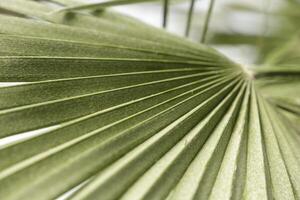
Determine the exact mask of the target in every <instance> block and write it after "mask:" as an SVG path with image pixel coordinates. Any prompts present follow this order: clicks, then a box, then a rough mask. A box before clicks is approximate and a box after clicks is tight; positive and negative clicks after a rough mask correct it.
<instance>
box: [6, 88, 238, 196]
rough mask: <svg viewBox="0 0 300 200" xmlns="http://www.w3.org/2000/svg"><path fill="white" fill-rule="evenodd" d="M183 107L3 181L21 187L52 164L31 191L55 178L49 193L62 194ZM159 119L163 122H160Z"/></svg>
mask: <svg viewBox="0 0 300 200" xmlns="http://www.w3.org/2000/svg"><path fill="white" fill-rule="evenodd" d="M234 85H235V84H234V83H231V84H229V85H228V86H226V87H225V88H224V89H222V90H220V91H219V92H218V93H217V94H215V95H213V96H212V97H211V98H209V99H212V98H213V99H214V97H217V99H214V101H215V102H214V104H215V103H217V102H218V101H219V100H220V98H222V96H223V95H225V94H226V93H227V92H228V90H230V88H232V87H233V86H234ZM194 100H196V99H194ZM207 101H208V100H207ZM194 103H196V102H194ZM194 103H193V104H194ZM211 103H212V102H211ZM193 104H191V105H190V106H192V105H193ZM181 105H182V106H183V104H182V103H181ZM187 105H189V104H187V102H186V103H185V104H184V107H182V108H184V110H178V109H177V110H174V108H172V107H171V108H169V109H168V110H169V111H172V112H166V111H164V112H163V113H164V115H162V113H160V114H158V115H155V116H153V117H151V118H150V119H147V121H144V122H142V123H139V124H137V125H135V126H134V127H131V128H129V129H126V130H125V132H121V133H119V134H118V136H115V137H113V138H111V139H109V140H107V141H106V142H104V143H98V142H97V140H95V138H93V140H92V141H91V140H90V142H93V143H94V144H97V145H96V146H92V147H91V146H90V145H88V146H89V147H88V149H87V151H85V152H83V151H82V149H81V148H82V147H84V146H85V145H87V143H86V142H85V143H81V144H77V145H75V146H73V148H71V149H69V150H68V151H64V152H61V153H60V154H57V155H56V156H52V158H51V157H50V158H48V159H47V160H44V161H41V162H40V163H39V165H35V167H31V168H29V169H27V170H25V171H24V170H23V171H22V173H21V174H23V175H22V176H18V174H19V173H15V174H14V175H13V176H12V177H11V178H9V179H6V181H9V182H10V181H13V180H14V179H15V178H18V180H19V181H18V184H22V183H24V182H23V181H25V179H24V178H25V176H24V175H25V174H28V173H29V174H30V171H31V170H34V171H35V176H37V177H38V174H39V173H42V171H43V169H45V168H43V167H42V166H43V165H44V164H46V163H48V164H50V165H51V163H52V164H55V166H56V168H55V169H54V168H47V174H48V175H49V176H46V177H45V176H44V177H41V176H40V178H42V179H35V183H33V182H32V184H31V186H35V190H36V189H37V187H47V185H48V184H50V183H51V182H52V181H54V180H57V178H58V177H59V178H60V179H64V183H63V184H62V183H61V182H56V184H55V185H52V187H56V188H57V189H59V190H53V191H56V192H59V191H61V192H62V190H65V189H66V187H70V186H68V185H70V184H72V185H73V184H75V182H74V181H76V182H77V181H78V180H79V179H82V178H83V176H86V175H85V174H86V173H90V172H88V171H90V170H92V169H93V168H94V167H97V168H99V167H100V166H104V165H106V164H108V163H107V162H111V160H112V159H116V158H118V157H120V156H121V155H120V154H124V153H125V152H127V151H128V150H129V149H132V148H133V147H134V146H136V145H138V144H139V143H141V142H142V141H144V140H145V139H147V138H149V137H150V136H151V135H153V134H155V133H156V131H157V130H159V129H160V127H161V126H163V124H165V125H167V124H168V123H170V122H171V121H172V120H173V118H172V117H171V116H172V114H174V113H173V112H175V111H176V113H177V115H181V114H180V113H182V112H184V113H185V110H186V109H187V108H186V106H187ZM182 108H181V109H182ZM206 112H208V111H206ZM166 114H167V115H168V117H167V116H166ZM182 114H183V113H182ZM202 114H205V113H202ZM158 116H161V117H159V118H157V117H158ZM162 119H163V121H162ZM153 120H154V121H153ZM153 123H154V124H153ZM157 123H158V124H157ZM162 123H163V124H162ZM131 124H132V123H131ZM154 125H155V126H154ZM146 126H150V127H152V129H145V128H146ZM114 128H116V127H114ZM140 129H143V130H147V132H148V133H147V132H144V133H143V134H142V135H140V134H138V135H136V134H137V133H138V132H139V131H138V130H140ZM128 131H129V132H128ZM136 131H138V132H136ZM149 131H150V132H149ZM134 133H135V134H134ZM139 133H141V132H139ZM145 134H146V135H145ZM149 134H151V135H149ZM130 138H131V139H130ZM111 145H113V146H115V145H116V146H115V147H114V148H112V147H113V146H111ZM107 148H108V149H110V150H109V151H107V150H108V149H107ZM80 149H81V150H80ZM77 151H80V152H82V153H80V154H79V155H78V154H77V153H76V152H77ZM100 152H101V153H100ZM108 152H109V155H108V154H107V153H108ZM69 153H72V154H74V155H75V154H76V155H77V156H75V157H74V156H71V155H70V154H69ZM99 153H100V154H99ZM102 153H104V154H103V155H102ZM115 153H117V154H115ZM64 155H68V161H67V160H66V157H64ZM111 155H112V156H111ZM78 156H79V157H80V159H79V157H78ZM95 156H96V157H97V158H101V160H97V159H94V157H95ZM63 158H64V159H63ZM53 159H54V160H56V161H55V162H54V163H53V161H54V160H53ZM57 159H60V161H59V162H60V163H61V164H62V165H58V162H57V161H58V160H57ZM61 159H63V160H61ZM86 159H88V162H89V164H88V165H82V163H85V160H86ZM107 159H108V160H107ZM67 163H68V164H67ZM71 163H73V164H71ZM48 164H47V166H48V167H49V166H50V165H48ZM66 164H67V165H66ZM99 164H100V166H99ZM40 165H41V166H40ZM78 165H80V166H81V170H80V172H81V174H74V176H71V177H70V176H66V174H62V171H61V170H62V169H63V168H64V167H68V168H69V167H70V169H69V170H71V171H72V170H75V169H76V168H77V166H78ZM38 166H40V167H38ZM62 167H63V168H62ZM50 169H51V173H50V171H49V170H50ZM28 170H29V171H28ZM41 170H42V171H41ZM64 170H66V169H65V168H64ZM87 170H88V171H87ZM37 177H36V178H37ZM81 177H82V178H81ZM27 178H29V177H27ZM27 178H26V182H28V179H27ZM31 178H33V177H31ZM48 178H49V180H47V181H46V179H48ZM3 181H4V180H3ZM3 181H2V184H4V183H3ZM32 181H33V180H32ZM44 181H46V182H44ZM44 184H45V185H44ZM20 186H21V185H19V186H18V187H19V192H22V191H23V192H26V191H28V192H30V191H31V189H30V188H26V187H27V186H28V185H27V184H26V186H25V185H23V186H25V188H23V186H22V188H23V189H24V190H23V189H22V188H20ZM63 188H65V189H63ZM28 189H29V190H28ZM0 190H1V189H0ZM9 191H10V188H6V190H5V191H1V193H2V194H3V192H5V193H7V192H9ZM23 192H22V193H18V194H15V195H20V194H25V193H23ZM56 192H55V193H47V195H49V197H51V196H52V195H57V194H56ZM9 194H11V193H9ZM34 195H38V194H37V193H35V194H34ZM22 197H23V198H25V199H26V198H27V197H28V196H23V195H22ZM32 197H33V196H31V198H32ZM33 198H34V197H33Z"/></svg>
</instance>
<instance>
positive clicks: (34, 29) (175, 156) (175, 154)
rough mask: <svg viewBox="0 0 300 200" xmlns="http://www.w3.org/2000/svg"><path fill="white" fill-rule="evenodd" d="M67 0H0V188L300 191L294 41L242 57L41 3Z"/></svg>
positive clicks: (275, 194) (242, 194) (28, 191)
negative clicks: (258, 58) (252, 58)
mask: <svg viewBox="0 0 300 200" xmlns="http://www.w3.org/2000/svg"><path fill="white" fill-rule="evenodd" d="M57 3H59V4H57ZM115 3H117V1H116V2H115ZM132 3H133V2H132ZM79 4H81V3H80V2H77V1H73V0H55V1H51V2H47V4H45V3H42V2H40V1H30V0H28V1H23V0H1V1H0V7H1V8H4V9H6V10H8V11H9V13H10V12H13V13H17V15H15V16H8V15H6V14H1V15H0V25H1V30H0V33H1V34H0V44H1V49H0V82H1V83H2V84H8V83H9V82H14V84H15V85H12V86H8V85H6V86H1V87H0V197H1V199H2V198H3V199H5V200H19V199H22V200H35V199H36V200H40V199H45V200H47V199H49V200H50V199H56V198H59V197H62V196H63V195H65V194H66V193H67V194H68V195H67V197H66V198H68V199H78V200H79V199H80V200H82V199H84V200H89V199H91V200H94V199H104V200H113V199H122V200H139V199H146V200H150V199H153V200H160V199H174V200H181V199H185V200H194V199H213V200H214V199H215V200H219V199H227V200H230V199H243V198H245V199H271V198H274V199H283V200H285V199H299V198H300V174H299V172H300V167H299V166H300V165H299V163H300V157H299V155H300V148H299V142H300V138H299V130H300V127H299V119H300V118H299V112H300V111H299V99H300V96H299V92H298V89H299V65H298V62H293V63H292V64H291V63H290V62H286V61H287V60H290V57H288V55H291V52H293V56H292V57H294V55H298V54H297V52H298V51H296V50H293V49H294V48H293V47H294V46H293V45H290V46H289V45H287V47H286V48H284V51H281V52H279V53H274V57H273V56H271V57H273V58H274V59H271V60H273V61H274V62H270V64H269V65H265V66H259V67H258V66H257V67H254V68H253V69H247V70H245V69H244V68H243V66H241V65H238V64H236V63H234V62H233V61H231V60H230V59H228V58H227V57H225V56H223V55H222V54H220V53H219V52H218V51H216V50H214V49H212V48H210V47H207V46H204V45H201V44H196V43H193V42H191V41H188V40H186V39H183V38H180V37H178V36H174V35H172V34H170V33H166V32H165V31H163V30H160V29H156V28H152V27H150V26H148V25H145V24H143V23H141V22H139V21H136V20H134V19H132V18H129V17H126V16H124V15H121V14H118V13H115V12H111V11H109V10H106V11H103V12H98V13H97V12H96V13H90V12H72V13H69V14H66V13H63V12H58V13H54V12H53V11H55V10H56V8H57V7H59V6H60V7H63V8H66V9H70V6H71V8H72V6H76V5H79ZM25 16H26V17H25ZM275 58H276V59H275ZM285 58H287V59H285ZM275 60H276V62H275ZM249 70H251V71H250V72H249Z"/></svg>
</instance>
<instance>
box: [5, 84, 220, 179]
mask: <svg viewBox="0 0 300 200" xmlns="http://www.w3.org/2000/svg"><path fill="white" fill-rule="evenodd" d="M223 82H224V81H223ZM221 83H222V81H221ZM221 83H219V85H220V84H221ZM210 85H212V84H210ZM213 87H215V86H213ZM213 87H212V86H210V88H213ZM200 88H202V90H203V89H204V90H203V91H201V90H200ZM208 89H209V88H207V89H205V87H203V86H202V87H201V86H200V87H199V88H195V89H193V90H191V91H187V92H185V93H182V94H180V95H177V96H175V97H173V98H169V99H167V100H164V101H163V102H161V103H159V104H156V105H152V106H151V107H149V108H147V107H146V109H144V110H140V111H137V112H136V113H133V114H132V115H128V116H127V117H126V118H124V119H122V118H121V119H119V120H117V121H113V122H111V123H108V124H107V125H105V126H103V127H100V128H98V129H96V130H91V131H90V132H87V133H85V134H83V135H81V134H80V135H78V136H76V135H75V137H74V136H72V137H73V138H72V137H71V138H69V136H70V133H68V132H66V133H65V134H67V135H66V136H68V137H67V138H65V139H64V140H63V141H60V142H59V143H58V144H55V143H54V144H53V142H55V141H59V140H58V139H59V138H57V139H55V140H53V139H54V138H55V135H53V133H51V132H49V134H47V135H46V134H44V135H41V136H40V137H39V138H41V139H42V140H38V139H39V138H33V140H32V143H30V142H31V141H28V142H27V143H28V144H26V143H21V144H19V145H16V146H15V147H16V148H14V147H12V148H9V149H7V150H3V151H1V152H0V154H1V157H2V164H1V165H2V166H1V168H3V165H4V166H5V165H6V166H9V165H10V164H9V163H11V162H12V161H13V160H14V159H20V158H18V157H19V156H20V155H22V154H24V153H27V154H28V153H29V152H31V154H32V150H30V151H29V148H27V147H31V148H32V147H35V148H36V150H35V151H34V152H35V153H38V152H39V151H41V147H42V148H45V147H47V148H50V147H51V148H53V145H56V146H57V145H61V147H59V146H58V147H55V148H56V150H51V151H50V150H49V153H50V154H48V153H47V152H45V153H44V156H43V157H45V156H49V155H51V154H53V152H57V151H60V150H61V149H63V148H66V147H68V146H71V145H74V144H76V143H78V142H80V141H82V140H85V139H87V138H89V137H92V136H94V135H96V134H99V133H100V132H101V131H105V130H109V129H111V128H113V127H114V126H117V125H118V124H122V123H123V122H126V121H128V120H130V119H134V118H135V117H138V116H139V115H142V114H144V113H147V112H149V111H151V110H153V109H155V108H159V107H161V106H163V105H165V104H166V106H165V107H163V109H162V110H158V111H157V112H154V113H153V114H151V115H150V116H147V115H146V116H145V117H152V118H153V116H156V115H158V116H159V115H160V113H165V112H166V111H168V110H172V108H175V107H176V106H178V105H182V106H183V103H184V102H187V100H189V99H193V98H194V97H197V96H199V95H200V94H204V93H205V91H208ZM197 90H199V91H198V92H196V93H195V91H197ZM194 93H195V94H194ZM187 94H191V95H190V96H187V97H185V96H186V95H187ZM150 98H151V97H150ZM176 99H178V100H179V101H175V102H174V103H173V104H170V105H168V104H167V103H170V102H172V101H174V100H176ZM140 100H142V101H143V100H145V99H140ZM131 103H134V102H129V103H127V104H125V105H120V106H116V107H113V108H110V109H107V110H103V111H99V112H96V113H93V114H92V115H88V116H85V117H82V118H80V119H77V120H74V121H71V122H69V123H66V124H65V125H61V126H60V127H59V128H58V129H56V130H54V131H59V130H63V128H68V126H70V125H73V124H74V125H76V123H78V122H81V121H83V122H84V121H85V120H88V119H91V118H92V117H96V116H98V115H101V114H104V113H106V112H108V114H109V112H110V111H113V110H115V109H119V108H122V107H123V106H127V105H128V104H129V105H130V104H131ZM75 130H78V129H77V128H76V127H75ZM70 131H72V129H71V130H70ZM52 132H53V131H52ZM73 132H74V131H73ZM62 134H63V133H60V134H57V137H58V136H60V138H62ZM45 136H48V137H49V138H50V139H51V140H52V141H53V142H50V141H49V140H48V139H47V137H46V138H44V137H45ZM68 140H70V141H68ZM64 142H65V144H64ZM23 144H24V148H25V149H27V151H22V150H21V152H22V154H18V155H15V156H14V159H8V157H5V155H8V154H10V151H11V152H15V151H19V150H18V149H22V148H20V146H22V145H23ZM39 144H41V145H39ZM49 145H51V146H49ZM10 149H11V150H10ZM51 152H52V153H51ZM28 156H30V155H27V157H28ZM31 156H32V155H31ZM23 157H24V156H23ZM38 157H40V156H38ZM21 159H23V158H21ZM32 159H33V160H35V158H32ZM13 162H15V161H13ZM4 174H5V173H4Z"/></svg>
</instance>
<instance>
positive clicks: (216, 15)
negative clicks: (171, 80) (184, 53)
mask: <svg viewBox="0 0 300 200" xmlns="http://www.w3.org/2000/svg"><path fill="white" fill-rule="evenodd" d="M90 1H91V2H101V0H90ZM169 2H170V6H169V9H168V10H169V11H168V18H167V27H166V29H167V30H168V31H170V32H172V33H174V34H177V35H180V36H183V37H184V36H185V31H186V26H187V18H188V10H189V7H190V4H191V0H169ZM209 3H210V0H195V7H194V12H193V15H192V22H191V28H190V33H189V36H188V38H189V39H190V40H193V41H195V42H200V38H201V34H202V30H203V25H204V21H205V16H206V13H207V10H208V7H209ZM162 4H163V3H162V2H161V1H157V2H147V3H139V4H132V5H126V6H116V7H114V8H111V9H113V10H117V11H120V12H122V13H125V14H127V15H130V16H133V17H136V18H138V19H140V20H142V21H144V22H145V23H148V24H151V25H153V26H156V27H161V26H162V16H163V6H162ZM299 5H300V3H299V0H215V4H214V8H213V13H212V16H211V21H210V23H209V30H208V33H207V42H206V43H207V44H209V45H211V46H213V47H215V48H217V49H218V50H219V51H221V52H222V53H223V54H225V55H227V56H229V57H230V58H231V59H233V60H235V61H236V62H238V63H242V64H244V65H252V64H256V65H257V64H262V63H265V62H266V60H268V57H272V55H270V52H271V51H273V50H274V49H276V48H281V47H282V45H283V43H286V42H288V41H289V39H291V37H293V35H294V34H296V33H297V30H298V29H299V27H300V6H299Z"/></svg>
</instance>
